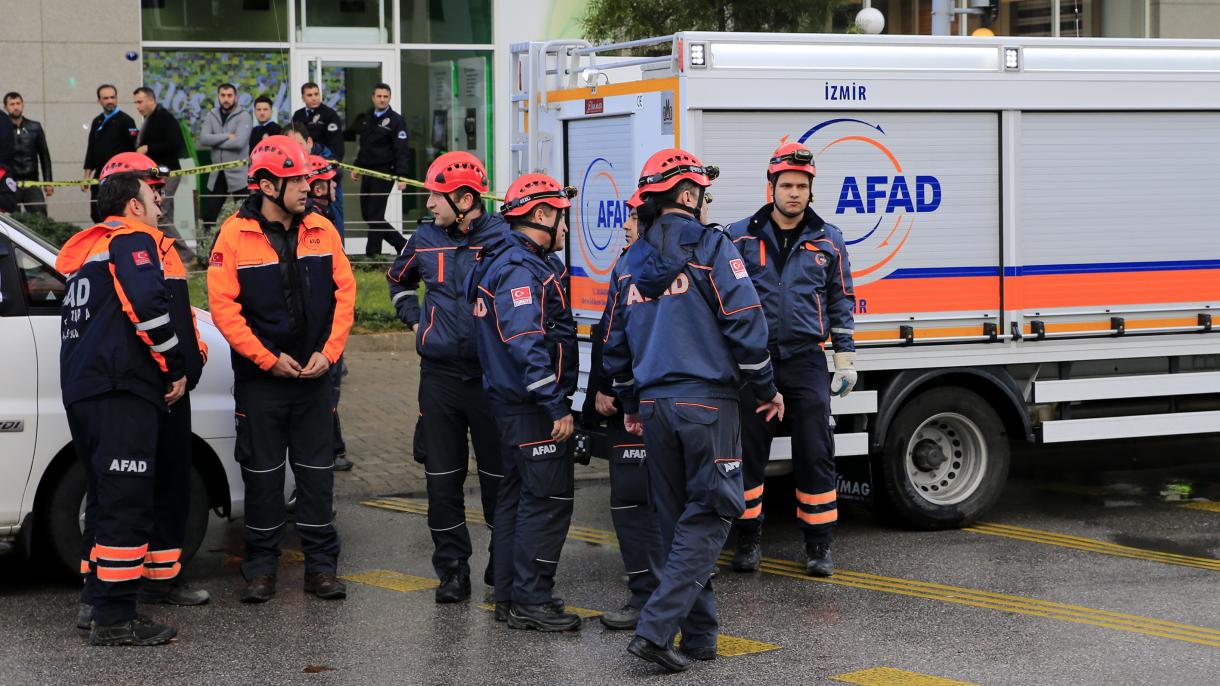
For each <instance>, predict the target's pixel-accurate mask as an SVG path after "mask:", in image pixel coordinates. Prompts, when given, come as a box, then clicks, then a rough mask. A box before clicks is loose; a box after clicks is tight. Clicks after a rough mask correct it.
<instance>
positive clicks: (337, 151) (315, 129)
mask: <svg viewBox="0 0 1220 686" xmlns="http://www.w3.org/2000/svg"><path fill="white" fill-rule="evenodd" d="M301 99H302V100H304V101H305V106H304V107H302V108H301V109H299V110H297V111H296V112H293V113H292V121H294V122H301V123H302V124H304V125H305V126H307V127H309V137H310V138H312V139H313V140H314V142H315V143H321V144H322V145H324V146H325V147H328V148H330V151H331V153H332V154H333V155H334V156H333V157H332V158H330V159H334V160H337V161H339V162H342V161H343V119H342V117H340V116H339V113H338V112H336V111H334V110H333V109H331V108H330V107H327V106H326V105H323V104H322V89H321V88H319V87H318V84H316V83H314V82H313V81H308V82H306V83H305V85H304V86H301Z"/></svg>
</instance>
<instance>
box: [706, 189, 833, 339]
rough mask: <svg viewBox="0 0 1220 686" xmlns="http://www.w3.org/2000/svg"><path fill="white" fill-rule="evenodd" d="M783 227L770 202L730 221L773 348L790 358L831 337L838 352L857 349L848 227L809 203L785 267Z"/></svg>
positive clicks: (730, 228)
mask: <svg viewBox="0 0 1220 686" xmlns="http://www.w3.org/2000/svg"><path fill="white" fill-rule="evenodd" d="M777 230H778V229H776V228H775V227H774V225H772V223H771V205H769V204H768V205H765V206H764V207H763V208H762V209H761V210H759V211H758V212H756V213H755V214H754V215H753V216H750V217H746V218H745V219H742V220H741V221H739V222H736V223H734V224H732V225H730V226H729V235H730V236H731V237H732V239H733V243H734V244H735V245H736V246H737V250H738V252H740V253H741V256H742V258H744V259H745V261H746V268H747V270H748V271H749V273H750V279H751V280H752V281H753V282H754V288H755V290H757V291H758V297H759V299H760V300H761V301H762V305H763V312H765V313H766V315H767V328H768V331H769V337H768V340H767V348H768V349H769V350H771V353H772V354H773V355H776V356H777V357H779V359H781V360H786V359H789V358H792V357H796V356H798V355H802V354H805V353H808V352H811V351H814V350H820V349H822V348H823V347H825V346H824V344H825V342H826V339H827V338H830V339H831V341H832V342H833V343H834V349H835V352H851V351H854V350H855V349H856V343H855V340H854V339H853V338H852V336H853V334H854V333H855V317H854V315H853V314H852V312H853V310H854V309H855V307H856V294H855V293H854V292H853V288H852V282H851V262H850V260H849V259H848V257H847V246H846V244H844V242H843V234H842V232H840V231H839V229H838V228H837V227H835V226H834V225H833V224H827V223H826V222H825V221H823V220H822V218H821V217H819V216H818V215H817V213H816V212H814V211H813V208H807V209H806V210H805V221H804V225H803V228H802V229H801V234H800V236H799V237H798V239H797V243H796V245H795V246H793V248H792V252H791V253H789V254H788V259H787V260H784V261H783V269H782V271H781V269H780V260H777V259H775V256H776V255H778V254H779V242H778V240H777V239H776V234H775V232H776V231H777Z"/></svg>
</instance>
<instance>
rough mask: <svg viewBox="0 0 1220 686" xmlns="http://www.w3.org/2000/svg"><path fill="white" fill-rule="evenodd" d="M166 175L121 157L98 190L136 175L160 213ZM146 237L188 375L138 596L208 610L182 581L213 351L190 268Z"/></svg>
mask: <svg viewBox="0 0 1220 686" xmlns="http://www.w3.org/2000/svg"><path fill="white" fill-rule="evenodd" d="M169 171H170V170H169V169H166V168H165V167H159V166H158V165H157V163H156V162H155V161H154V160H153V159H152V158H151V157H148V156H147V155H144V154H141V153H138V152H123V153H119V154H118V155H115V156H114V157H112V158H111V159H110V161H109V162H107V163H106V164H105V166H103V167H102V170H101V173H100V174H99V175H98V179H99V182H100V183H105V182H106V179H107V178H109V177H111V176H113V175H114V174H118V173H123V172H128V173H134V174H137V175H139V176H140V177H141V178H143V179H144V180H145V182H146V183H147V184H148V185H149V186H150V187H151V188H152V189H153V193H154V202H157V203H158V208H159V207H160V203H159V200H160V197H161V189H162V188H164V187H165V180H166V177H167V175H168V173H169ZM149 235H151V236H152V237H153V239H154V240H155V241H156V243H157V250H158V254H159V256H160V261H161V268H162V271H163V273H164V276H165V285H166V288H167V289H168V290H169V294H170V319H171V321H172V322H173V326H174V333H175V335H176V336H177V337H178V340H179V341H180V342H182V343H183V345H182V346H181V347H180V349H181V351H182V356H183V363H184V371H185V373H186V379H187V384H186V393H184V394H183V396H182V399H181V400H179V401H178V402H176V403H174V404H173V405H170V406H169V407H168V409H167V411H166V412H165V413H164V414H162V415H161V425H160V431H159V435H158V441H157V455H156V463H157V469H156V473H155V476H154V490H155V491H156V498H155V503H156V508H155V510H154V520H155V522H156V524H155V526H154V528H153V533H152V537H151V539H150V541H149V552H148V558H147V560H146V562H145V566H144V581H143V583H142V584H141V588H140V598H139V599H140V602H142V603H164V604H167V605H185V606H190V605H203V604H204V603H206V602H208V601H209V600H210V599H211V595H210V594H209V593H208V592H207V591H205V590H203V589H195V588H191V587H190V586H188V585H187V584H185V583H183V582H181V581H180V580H179V572H180V571H181V569H182V565H181V562H180V559H181V556H182V547H183V545H184V543H185V541H186V524H187V515H188V514H189V511H190V475H191V393H190V392H191V391H192V390H194V389H195V386H196V385H197V384H198V383H199V377H200V376H201V375H202V374H203V366H204V364H206V363H207V359H208V346H207V344H206V343H204V342H203V339H202V338H200V337H199V328H198V326H197V324H196V321H195V310H194V309H193V308H192V307H191V301H190V292H189V289H188V288H187V281H186V267H185V266H184V265H183V263H182V260H181V259H180V257H179V254H178V251H177V250H176V249H174V239H173V238H170V237H169V236H167V235H165V234H164V233H162V232H161V231H160V230H154V231H150V232H149ZM96 503H97V500H96V494H95V493H94V492H92V491H89V492H88V493H87V494H86V507H85V529H84V532H83V534H84V535H83V536H82V537H81V547H82V551H81V574H82V575H83V576H84V577H85V579H84V581H85V586H84V589H83V590H82V591H81V600H80V607H79V610H78V613H77V621H76V626H77V628H78V629H82V630H88V629H89V621H90V616H91V614H92V610H93V608H92V605H93V596H92V594H93V590H94V588H93V584H92V583H90V581H89V579H90V578H91V577H92V576H93V570H92V566H91V563H90V561H89V556H90V553H91V550H92V547H93V543H94V542H93V528H94V518H95V517H96V506H97V505H96Z"/></svg>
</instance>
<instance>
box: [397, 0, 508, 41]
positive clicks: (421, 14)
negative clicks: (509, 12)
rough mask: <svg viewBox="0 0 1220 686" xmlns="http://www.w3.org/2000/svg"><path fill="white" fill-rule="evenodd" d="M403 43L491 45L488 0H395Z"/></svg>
mask: <svg viewBox="0 0 1220 686" xmlns="http://www.w3.org/2000/svg"><path fill="white" fill-rule="evenodd" d="M399 1H400V7H399V10H398V12H399V18H400V20H401V22H402V27H401V35H400V36H399V38H400V40H401V41H402V42H403V43H491V0H399Z"/></svg>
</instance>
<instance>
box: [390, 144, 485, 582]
mask: <svg viewBox="0 0 1220 686" xmlns="http://www.w3.org/2000/svg"><path fill="white" fill-rule="evenodd" d="M424 183H425V188H426V189H427V190H428V193H429V195H428V210H429V211H431V212H432V215H433V220H432V222H430V223H429V222H424V223H421V224H420V225H419V226H418V227H417V228H416V230H415V233H414V235H412V236H411V240H410V241H408V242H407V244H406V246H405V247H404V248H403V250H402V253H400V254H399V255H398V258H397V259H395V261H394V264H393V265H392V266H391V267H390V270H389V272H387V273H386V280H387V282H388V284H389V288H390V300H391V301H392V302H393V304H394V309H395V310H396V311H397V313H398V318H399V319H400V320H402V322H403V323H404V324H406V325H407V327H408V328H410V329H411V330H412V331H414V332H415V334H416V338H415V349H416V351H417V352H418V353H419V358H420V380H419V408H420V412H421V417H420V419H419V424H423V423H426V424H427V428H426V430H423V431H422V432H421V431H420V430H419V429H418V428H417V432H416V435H417V437H420V440H417V441H416V442H417V443H421V442H422V446H423V451H422V454H423V455H424V456H426V457H425V458H424V475H425V477H426V479H427V483H428V528H429V529H431V531H432V544H433V552H432V567H433V569H434V570H435V571H436V576H437V578H438V579H440V582H441V584H440V586H439V587H437V589H436V602H438V603H455V602H459V601H462V600H465V599H467V598H469V597H470V555H471V543H470V532H469V531H468V530H467V528H466V508H465V502H464V495H463V493H464V488H465V483H466V474H467V469H468V467H467V466H468V464H469V462H470V451H469V449H468V446H469V445H470V444H473V445H474V455H475V463H476V464H477V466H478V472H479V491H480V495H481V498H482V502H483V515H484V518H485V519H486V520H487V525H488V527H489V528H492V529H493V530H494V527H495V525H496V492H497V490H498V489H499V486H500V479H501V478H502V475H503V474H504V470H503V469H501V464H500V446H499V442H498V441H497V439H496V435H495V433H494V431H492V430H491V427H492V426H493V425H494V423H495V419H494V418H493V415H492V412H491V408H490V407H489V406H488V404H487V398H486V394H485V392H484V391H483V370H482V368H481V367H480V366H479V355H478V353H477V352H476V350H475V343H474V335H475V322H474V315H473V314H471V311H470V304H469V303H468V302H467V300H466V277H467V275H468V274H470V272H471V271H472V270H473V268H474V263H475V258H476V257H477V256H478V254H479V251H480V250H482V249H491V248H494V247H496V246H498V245H499V244H500V243H501V242H502V241H503V240H504V239H505V238H506V237H507V232H508V226H507V224H505V222H504V220H503V219H502V218H501V217H500V216H499V215H495V214H488V213H487V212H485V211H484V209H483V200H482V197H481V196H482V194H484V193H486V192H487V191H488V179H487V171H486V169H485V168H484V167H483V163H482V162H480V161H479V160H478V158H476V157H475V156H474V155H471V154H470V153H468V152H450V153H445V154H444V155H441V156H440V157H438V158H437V159H436V161H434V162H433V163H432V165H431V166H430V167H429V168H428V173H427V177H426V179H425V182H424ZM421 281H422V282H423V284H424V307H423V311H422V312H421V311H420V307H419V296H418V293H417V290H418V288H419V285H420V282H421ZM468 434H469V440H468V439H467V435H468ZM416 455H417V457H418V456H419V455H420V451H418V450H417V451H416ZM489 552H492V551H490V550H489ZM494 557H495V556H494V554H493V555H492V558H493V559H494ZM483 581H484V583H486V584H487V585H488V586H492V585H493V584H494V583H495V573H494V565H493V563H492V561H491V560H488V563H487V567H486V569H485V570H484V572H483Z"/></svg>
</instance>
